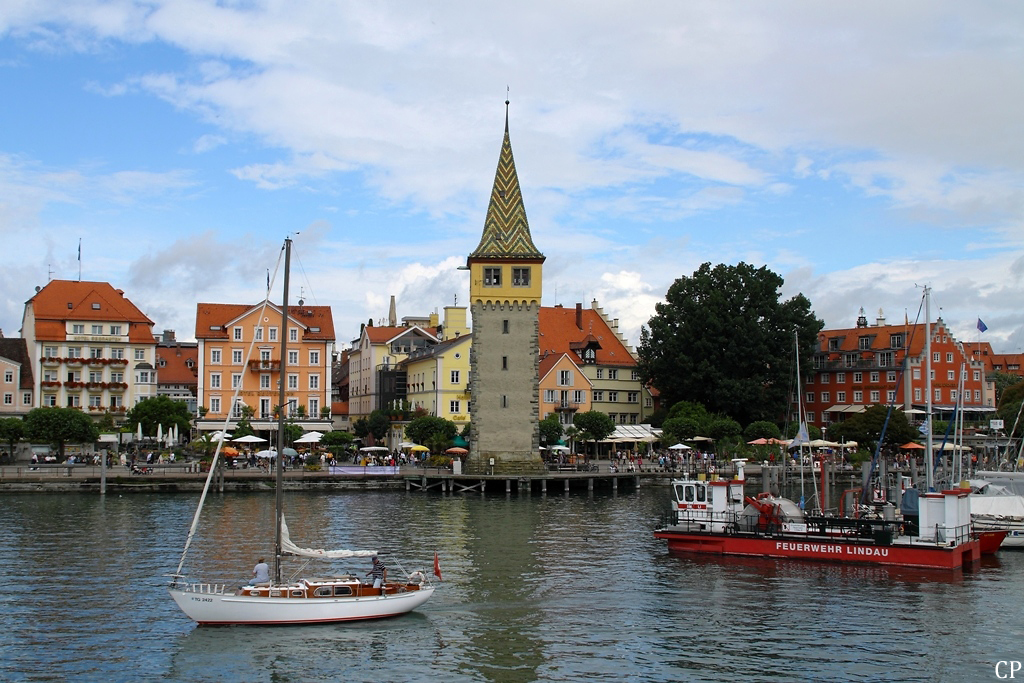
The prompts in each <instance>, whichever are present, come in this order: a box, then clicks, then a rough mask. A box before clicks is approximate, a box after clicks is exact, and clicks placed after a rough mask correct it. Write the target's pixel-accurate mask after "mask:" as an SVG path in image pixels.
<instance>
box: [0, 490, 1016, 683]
mask: <svg viewBox="0 0 1024 683" xmlns="http://www.w3.org/2000/svg"><path fill="white" fill-rule="evenodd" d="M669 498H670V493H669V491H668V489H667V488H665V487H646V488H641V489H639V490H638V491H632V490H630V491H625V492H623V491H620V492H618V493H617V494H615V493H612V492H607V493H601V492H599V493H593V492H591V493H587V492H575V491H574V492H572V493H570V494H566V495H563V494H561V493H559V494H554V495H552V494H551V493H549V494H548V495H546V496H541V495H539V494H534V495H532V496H529V495H522V496H519V495H516V494H515V493H513V494H511V495H494V494H490V493H488V494H486V495H480V494H468V495H442V494H439V493H436V492H434V493H423V492H413V493H406V492H404V491H393V492H392V491H345V492H336V493H334V492H331V493H328V492H318V493H317V492H301V493H288V494H286V496H285V503H286V508H287V512H286V514H287V518H288V524H289V527H290V529H291V535H292V538H293V540H295V541H296V542H298V543H299V544H300V545H306V546H311V547H352V548H375V549H377V550H379V551H380V552H382V553H383V554H384V556H385V559H386V560H388V561H389V564H390V570H389V571H390V572H391V575H392V576H394V573H395V572H401V571H402V570H403V569H404V571H405V572H412V571H414V570H424V571H426V572H427V573H429V572H430V570H431V567H432V563H433V556H434V551H435V550H436V551H438V553H439V554H440V560H441V570H442V573H443V578H444V581H443V582H442V583H441V584H440V588H439V590H438V591H437V592H436V593H435V595H434V597H433V598H432V600H431V601H430V602H428V603H427V604H426V605H425V606H424V607H423V608H421V609H420V610H418V611H417V612H415V613H412V614H409V615H406V616H403V617H399V618H395V619H389V620H384V621H376V622H361V623H354V624H343V625H322V626H293V627H225V628H199V627H196V626H195V625H194V624H193V623H192V622H190V621H189V620H188V619H187V618H186V617H185V616H184V615H183V614H182V613H181V612H179V611H178V609H177V608H176V607H175V605H174V603H173V602H172V601H171V599H170V597H169V596H168V594H167V591H166V585H167V582H168V578H167V576H166V575H167V574H170V573H172V572H173V571H174V570H175V568H176V567H177V565H178V562H179V559H180V556H181V550H182V546H183V543H184V540H185V536H186V533H187V530H188V527H189V525H190V523H191V520H192V514H193V512H194V508H195V504H196V502H197V496H195V495H185V494H136V495H113V496H111V495H108V496H106V497H101V496H98V495H84V494H72V495H43V494H40V495H27V494H26V495H7V496H4V497H3V498H2V501H3V526H2V528H3V529H4V530H5V533H4V534H2V535H0V576H2V578H3V584H4V587H5V590H3V591H2V592H0V601H2V608H0V628H2V631H3V637H2V638H0V680H4V681H65V680H67V681H104V682H106V681H218V682H219V681H229V682H233V681H240V682H243V681H244V682H245V683H255V682H260V681H268V682H269V681H274V682H275V683H281V682H289V681H295V682H300V681H302V682H305V681H347V682H351V681H374V682H379V681H439V680H440V681H445V682H446V683H455V682H458V681H523V682H526V681H600V680H607V681H691V680H692V681H737V680H750V681H797V680H799V681H929V682H933V681H974V680H978V681H983V680H998V677H997V674H998V673H1002V674H1003V675H1004V676H1005V675H1007V674H1008V673H1009V665H1008V664H1004V665H1003V667H1004V668H1003V669H1002V670H1001V671H997V669H996V666H997V664H998V663H999V662H1014V661H1016V662H1020V661H1021V660H1024V610H1022V604H1021V596H1022V595H1024V553H1014V552H1008V551H1002V552H1000V553H999V554H998V555H997V556H996V557H995V558H994V559H986V560H985V561H983V564H982V565H981V566H980V567H979V568H978V571H976V572H973V573H964V574H955V575H949V574H944V573H941V572H939V573H936V572H922V571H903V570H896V569H885V568H879V567H870V566H852V565H848V566H837V565H830V564H815V563H804V562H793V561H773V560H736V559H723V558H711V557H673V556H670V555H668V554H667V553H666V551H665V547H664V545H663V544H662V543H661V542H659V541H657V540H655V539H654V538H652V536H651V531H652V529H653V528H654V527H655V526H656V525H657V524H658V522H659V520H660V519H661V516H662V513H663V512H664V510H665V509H666V508H667V507H668V505H669ZM273 507H274V495H273V493H272V492H267V493H228V494H222V495H211V497H210V498H209V500H208V502H207V505H206V510H205V512H204V519H203V524H202V526H201V527H200V534H199V536H198V537H197V538H196V541H195V543H194V545H193V548H192V550H191V552H190V554H189V557H188V562H187V564H186V568H187V569H188V570H189V571H190V572H198V571H201V572H202V574H203V576H204V577H206V578H208V579H210V580H219V581H221V582H224V583H227V584H229V585H231V586H234V585H238V584H240V583H241V582H242V581H243V580H244V579H245V578H247V577H249V576H250V575H251V571H252V567H253V565H254V564H255V562H256V559H257V558H258V557H259V556H261V555H265V556H267V557H270V555H271V554H272V547H273V533H272V530H271V525H272V522H273V515H274V512H273ZM396 560H397V561H400V562H401V565H400V566H399V564H397V563H396ZM364 565H365V566H364ZM368 565H369V562H368V561H366V562H364V561H363V560H353V561H347V562H343V563H340V564H338V565H334V569H335V570H342V569H348V570H351V571H353V572H355V573H357V574H360V575H362V574H365V573H366V572H367V571H369V566H368Z"/></svg>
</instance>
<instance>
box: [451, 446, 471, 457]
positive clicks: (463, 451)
mask: <svg viewBox="0 0 1024 683" xmlns="http://www.w3.org/2000/svg"><path fill="white" fill-rule="evenodd" d="M445 453H451V454H452V455H465V454H466V453H469V451H467V450H466V449H465V448H459V447H458V446H452V447H451V448H449V449H448V450H446V451H445Z"/></svg>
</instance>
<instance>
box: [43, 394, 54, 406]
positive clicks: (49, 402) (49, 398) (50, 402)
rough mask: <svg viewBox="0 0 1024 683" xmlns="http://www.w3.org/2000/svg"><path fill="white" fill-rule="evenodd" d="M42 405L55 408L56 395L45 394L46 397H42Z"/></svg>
mask: <svg viewBox="0 0 1024 683" xmlns="http://www.w3.org/2000/svg"><path fill="white" fill-rule="evenodd" d="M43 405H44V406H46V407H48V408H53V407H55V406H56V405H57V395H56V394H47V395H46V396H43Z"/></svg>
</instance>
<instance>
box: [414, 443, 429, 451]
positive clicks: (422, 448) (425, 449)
mask: <svg viewBox="0 0 1024 683" xmlns="http://www.w3.org/2000/svg"><path fill="white" fill-rule="evenodd" d="M409 450H410V451H416V452H418V453H422V452H423V451H429V450H430V449H429V448H427V447H426V446H420V445H419V444H414V445H413V446H412V447H410V448H409Z"/></svg>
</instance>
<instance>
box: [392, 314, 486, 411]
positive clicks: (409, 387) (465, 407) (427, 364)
mask: <svg viewBox="0 0 1024 683" xmlns="http://www.w3.org/2000/svg"><path fill="white" fill-rule="evenodd" d="M461 310H462V311H463V316H462V317H463V320H465V310H466V309H461ZM471 348H472V335H469V334H456V335H455V336H454V337H452V338H449V339H443V340H441V341H439V342H438V343H437V344H434V345H433V346H429V347H427V348H425V349H422V350H420V351H417V352H414V353H412V354H410V355H409V357H408V358H406V359H405V360H403V361H402V362H401V363H399V369H400V370H401V371H403V372H404V373H405V375H406V392H407V393H406V399H407V401H408V404H409V407H410V409H412V410H413V411H417V410H423V411H426V412H427V413H428V414H430V415H434V416H436V417H441V418H444V419H446V420H451V421H452V422H454V423H455V424H456V425H457V426H458V427H459V429H462V427H464V426H465V425H466V424H468V423H469V398H470V394H469V356H470V351H471Z"/></svg>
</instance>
